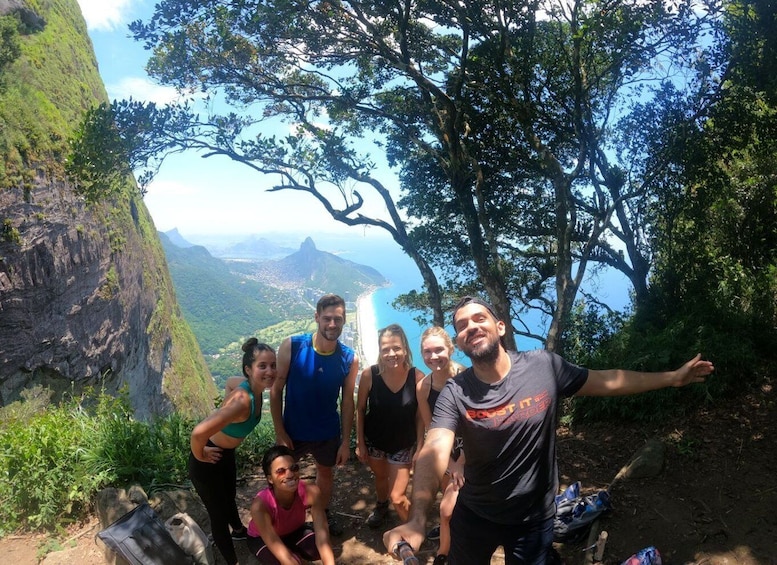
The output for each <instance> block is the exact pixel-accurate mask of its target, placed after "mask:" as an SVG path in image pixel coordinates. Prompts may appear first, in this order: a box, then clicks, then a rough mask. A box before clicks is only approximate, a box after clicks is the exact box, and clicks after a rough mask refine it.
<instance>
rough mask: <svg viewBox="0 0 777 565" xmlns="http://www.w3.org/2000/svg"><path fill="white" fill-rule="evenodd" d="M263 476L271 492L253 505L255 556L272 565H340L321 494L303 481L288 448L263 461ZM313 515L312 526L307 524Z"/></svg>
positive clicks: (270, 452) (260, 494) (250, 526)
mask: <svg viewBox="0 0 777 565" xmlns="http://www.w3.org/2000/svg"><path fill="white" fill-rule="evenodd" d="M262 470H263V471H264V474H265V476H266V477H267V485H268V486H267V487H266V488H264V489H262V490H260V491H259V492H258V493H257V494H256V497H255V498H254V501H253V503H251V521H250V522H249V523H248V549H249V550H250V551H251V553H253V554H254V555H256V557H257V559H259V562H260V563H264V564H268V565H278V564H280V565H298V564H299V563H301V562H302V560H303V559H304V560H306V561H318V560H319V559H320V560H321V562H322V563H323V564H324V565H335V557H334V552H333V551H332V545H331V544H330V542H329V526H328V525H327V519H326V512H325V508H324V503H323V500H322V498H321V491H320V490H319V489H318V487H317V486H315V485H309V484H307V483H305V481H302V480H300V478H299V465H298V464H297V462H296V461H295V460H294V454H293V453H292V451H291V450H290V449H289V448H288V447H286V446H284V445H275V446H273V447H271V448H270V449H268V450H267V452H266V453H265V454H264V457H263V458H262ZM308 509H310V514H311V516H312V518H313V525H312V526H311V525H310V524H309V523H307V522H306V521H305V518H306V515H307V510H308Z"/></svg>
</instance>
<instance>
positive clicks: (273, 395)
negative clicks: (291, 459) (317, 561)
mask: <svg viewBox="0 0 777 565" xmlns="http://www.w3.org/2000/svg"><path fill="white" fill-rule="evenodd" d="M315 319H316V324H317V325H318V330H317V331H316V332H315V333H313V334H306V335H296V336H291V337H289V338H286V339H285V340H284V341H283V343H281V346H280V348H279V349H278V376H277V378H276V380H275V384H274V385H273V387H272V389H271V390H270V412H271V414H272V419H273V425H274V426H275V441H276V443H278V444H279V445H285V446H287V447H289V448H290V449H291V450H293V451H294V456H295V458H296V459H299V458H300V457H302V456H303V455H306V454H308V453H309V454H311V455H312V456H313V459H315V461H316V485H317V486H318V488H319V489H320V490H321V496H322V497H323V500H324V504H325V506H326V507H327V508H328V506H329V501H330V500H331V497H332V481H333V478H334V466H335V465H343V464H345V462H346V461H348V458H349V457H350V454H351V444H350V441H351V428H352V427H353V417H354V397H353V394H354V389H355V386H356V375H357V373H358V370H359V359H358V357H357V356H356V355H355V354H354V352H353V350H352V349H351V348H350V347H347V346H345V345H343V344H342V343H340V341H339V340H338V338H339V337H340V334H341V333H342V331H343V326H344V325H345V301H344V300H343V299H342V298H341V297H339V296H337V295H335V294H327V295H325V296H323V297H321V299H320V300H319V301H318V304H317V305H316V317H315ZM284 389H285V394H284ZM341 391H342V403H341V410H340V414H339V415H338V412H337V404H338V401H339V400H340V393H341ZM327 514H329V511H328V510H327ZM329 529H330V533H331V534H332V535H340V534H341V533H342V529H341V528H340V526H339V524H338V523H337V521H336V520H334V517H333V516H331V515H330V516H329Z"/></svg>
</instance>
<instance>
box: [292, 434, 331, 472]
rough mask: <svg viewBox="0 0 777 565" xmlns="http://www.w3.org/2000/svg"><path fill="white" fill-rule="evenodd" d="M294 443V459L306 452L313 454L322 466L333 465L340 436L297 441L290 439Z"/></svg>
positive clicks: (298, 458) (299, 457)
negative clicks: (322, 439) (321, 439)
mask: <svg viewBox="0 0 777 565" xmlns="http://www.w3.org/2000/svg"><path fill="white" fill-rule="evenodd" d="M291 441H292V442H293V443H294V459H296V460H297V461H299V460H300V459H301V458H302V456H303V455H307V454H308V453H309V454H310V455H312V456H313V459H315V460H316V463H318V464H319V465H323V466H324V467H334V466H335V463H337V452H338V450H339V449H340V436H336V437H333V438H332V439H327V440H324V441H297V440H295V439H294V438H292V439H291Z"/></svg>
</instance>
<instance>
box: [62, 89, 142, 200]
mask: <svg viewBox="0 0 777 565" xmlns="http://www.w3.org/2000/svg"><path fill="white" fill-rule="evenodd" d="M65 171H66V172H67V174H68V177H69V178H70V179H71V181H73V184H74V187H75V189H76V191H77V192H78V193H79V194H82V195H83V196H84V198H85V199H86V200H87V201H88V202H98V201H100V200H103V199H109V198H111V197H115V196H117V195H119V194H121V192H122V191H123V190H124V189H125V186H126V184H127V178H128V177H130V176H131V174H132V170H131V169H130V165H129V159H128V152H127V150H126V148H125V147H124V142H123V140H122V138H121V136H119V134H118V130H117V128H116V125H115V123H114V116H113V113H112V112H111V111H110V106H109V105H107V104H102V105H100V106H98V107H96V108H91V109H89V110H87V112H86V114H85V116H84V119H83V121H82V122H81V124H80V125H79V126H78V128H77V129H76V131H75V132H74V133H73V135H72V136H71V139H70V153H69V154H68V157H67V160H66V161H65ZM141 194H143V192H142V191H141Z"/></svg>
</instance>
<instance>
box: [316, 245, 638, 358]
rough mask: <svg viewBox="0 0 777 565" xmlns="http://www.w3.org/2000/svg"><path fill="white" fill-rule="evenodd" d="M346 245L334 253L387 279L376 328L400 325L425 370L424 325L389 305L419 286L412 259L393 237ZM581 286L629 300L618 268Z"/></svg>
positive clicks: (615, 303) (536, 319)
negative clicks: (422, 343) (422, 345)
mask: <svg viewBox="0 0 777 565" xmlns="http://www.w3.org/2000/svg"><path fill="white" fill-rule="evenodd" d="M320 249H324V250H328V249H327V248H326V247H320ZM347 249H348V251H344V252H342V253H338V254H339V255H341V256H342V257H343V258H346V259H349V260H351V261H355V262H357V263H362V264H365V265H369V266H370V267H373V268H374V269H376V270H377V271H379V272H380V273H381V274H382V275H383V276H384V277H386V278H387V279H388V280H389V281H391V285H390V286H387V287H383V288H380V289H378V290H377V291H375V292H374V293H373V295H372V305H373V309H374V314H375V322H376V325H377V328H378V329H380V328H383V327H385V326H387V325H389V324H392V323H396V324H399V325H400V326H402V329H404V330H405V333H406V334H407V338H408V341H409V342H410V349H411V353H412V355H413V362H414V364H415V366H416V367H418V368H419V369H421V370H422V371H424V372H427V371H428V368H427V367H426V365H424V363H423V358H422V357H421V347H420V345H421V343H420V342H421V334H422V333H423V332H424V330H425V329H426V328H427V327H428V325H420V324H419V323H418V322H417V321H416V320H415V319H414V317H415V316H417V315H418V312H408V311H404V310H397V309H396V308H394V307H393V306H392V303H393V301H394V300H395V299H396V298H397V297H398V296H399V295H400V294H404V293H406V292H409V291H411V290H413V289H416V290H421V288H422V285H423V279H422V278H421V275H420V273H419V272H418V268H417V267H416V265H415V263H414V262H413V261H412V260H411V259H410V258H409V257H408V256H407V255H405V254H404V253H403V252H402V250H401V249H400V248H399V246H398V245H397V244H396V243H395V242H394V241H393V240H388V239H379V238H375V239H372V240H367V241H365V240H359V239H358V238H357V239H356V240H355V242H354V240H350V241H349V244H348V248H347ZM332 252H333V251H332ZM584 287H585V288H586V289H587V290H588V291H589V292H592V293H593V294H595V295H596V296H597V297H598V298H599V299H600V300H602V301H604V302H606V303H607V304H609V305H610V307H612V308H614V309H623V308H625V307H626V306H627V305H628V303H629V295H628V294H629V293H628V289H629V285H628V283H627V281H626V279H625V277H624V276H623V275H622V274H621V273H619V272H616V271H609V272H606V273H603V274H601V275H599V276H598V277H597V278H596V279H593V278H591V279H588V280H587V281H586V282H585V283H584ZM525 321H526V323H527V324H528V325H529V327H530V330H531V331H533V332H535V333H537V334H539V335H543V336H544V335H545V334H546V332H547V323H546V322H545V321H544V320H543V319H542V318H541V317H540V316H539V315H538V314H534V315H531V316H528V317H526V319H525ZM446 329H447V330H448V332H449V333H450V335H451V337H453V335H454V334H453V327H452V325H451V324H450V321H449V320H446ZM517 341H518V349H519V350H522V351H526V350H531V349H538V348H541V347H542V343H541V342H540V341H538V340H535V339H529V338H524V337H521V336H518V338H517ZM453 358H454V359H455V360H457V361H459V362H460V363H462V364H463V365H465V366H469V364H470V363H469V360H468V359H467V357H466V356H465V355H464V354H463V353H461V352H460V351H457V352H456V353H455V354H454V357H453ZM376 362H377V359H365V360H363V363H364V364H365V365H366V364H373V363H376Z"/></svg>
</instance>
